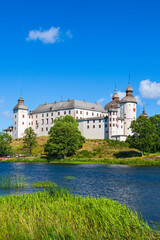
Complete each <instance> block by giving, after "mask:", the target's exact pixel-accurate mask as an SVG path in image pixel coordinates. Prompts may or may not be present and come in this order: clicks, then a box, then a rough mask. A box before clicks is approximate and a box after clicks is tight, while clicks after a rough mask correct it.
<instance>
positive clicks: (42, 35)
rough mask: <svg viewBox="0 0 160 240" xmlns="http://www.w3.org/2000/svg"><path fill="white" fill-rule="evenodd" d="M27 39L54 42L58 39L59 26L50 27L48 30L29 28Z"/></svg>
mask: <svg viewBox="0 0 160 240" xmlns="http://www.w3.org/2000/svg"><path fill="white" fill-rule="evenodd" d="M26 40H27V41H36V40H40V41H42V42H43V43H52V44H53V43H56V42H58V41H60V28H59V27H57V28H55V27H51V28H50V29H48V30H41V29H40V30H31V31H29V35H28V37H27V38H26Z"/></svg>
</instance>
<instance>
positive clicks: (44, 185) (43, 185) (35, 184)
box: [31, 181, 57, 188]
mask: <svg viewBox="0 0 160 240" xmlns="http://www.w3.org/2000/svg"><path fill="white" fill-rule="evenodd" d="M31 186H32V187H35V188H48V187H57V184H56V183H54V182H51V181H38V182H32V183H31Z"/></svg>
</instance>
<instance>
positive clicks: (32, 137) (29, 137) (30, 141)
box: [23, 127, 37, 156]
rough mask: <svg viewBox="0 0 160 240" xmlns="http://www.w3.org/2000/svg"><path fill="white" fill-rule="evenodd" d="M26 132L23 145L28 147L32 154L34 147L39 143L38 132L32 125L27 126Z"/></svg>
mask: <svg viewBox="0 0 160 240" xmlns="http://www.w3.org/2000/svg"><path fill="white" fill-rule="evenodd" d="M24 134H25V136H24V138H23V147H24V148H25V149H27V152H28V153H29V154H30V156H31V154H32V150H33V148H34V147H35V146H36V145H37V140H36V134H35V132H34V130H33V129H32V128H31V127H29V128H26V130H25V131H24Z"/></svg>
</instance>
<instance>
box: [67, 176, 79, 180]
mask: <svg viewBox="0 0 160 240" xmlns="http://www.w3.org/2000/svg"><path fill="white" fill-rule="evenodd" d="M65 179H68V180H72V179H76V177H73V176H67V177H65Z"/></svg>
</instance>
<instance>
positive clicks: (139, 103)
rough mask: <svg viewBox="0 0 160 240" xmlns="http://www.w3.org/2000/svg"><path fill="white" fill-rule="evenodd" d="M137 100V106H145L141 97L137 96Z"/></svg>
mask: <svg viewBox="0 0 160 240" xmlns="http://www.w3.org/2000/svg"><path fill="white" fill-rule="evenodd" d="M135 99H136V101H137V104H138V105H139V106H141V107H142V106H143V105H144V103H143V102H142V99H141V98H140V96H138V95H137V96H135Z"/></svg>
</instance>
